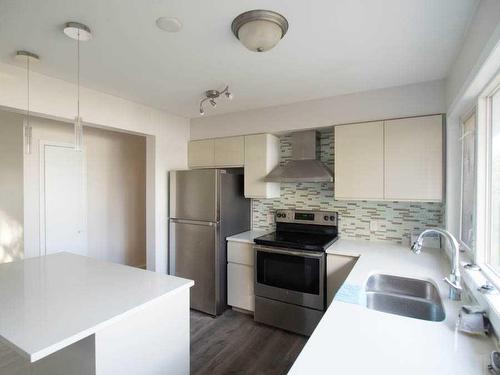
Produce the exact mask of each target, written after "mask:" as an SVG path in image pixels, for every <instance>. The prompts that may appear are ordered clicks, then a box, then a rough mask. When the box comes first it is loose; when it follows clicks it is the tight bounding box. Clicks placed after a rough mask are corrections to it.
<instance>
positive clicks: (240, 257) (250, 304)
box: [227, 241, 255, 312]
mask: <svg viewBox="0 0 500 375" xmlns="http://www.w3.org/2000/svg"><path fill="white" fill-rule="evenodd" d="M227 261H228V263H227V304H228V305H229V306H232V307H236V308H238V309H243V310H247V311H252V312H253V311H254V310H255V292H254V250H253V244H251V243H243V242H236V241H228V243H227Z"/></svg>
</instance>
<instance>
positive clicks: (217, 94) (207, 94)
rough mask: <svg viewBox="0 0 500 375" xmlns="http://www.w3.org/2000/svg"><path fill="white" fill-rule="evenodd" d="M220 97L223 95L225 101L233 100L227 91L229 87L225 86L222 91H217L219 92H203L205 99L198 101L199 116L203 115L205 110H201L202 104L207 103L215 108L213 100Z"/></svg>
mask: <svg viewBox="0 0 500 375" xmlns="http://www.w3.org/2000/svg"><path fill="white" fill-rule="evenodd" d="M221 95H224V96H225V97H226V99H229V100H232V99H233V94H232V93H231V92H230V91H229V86H227V85H226V87H225V88H224V90H222V91H219V90H207V91H205V97H204V98H203V99H201V100H200V115H202V116H203V115H204V114H205V110H204V109H203V104H204V103H205V102H206V101H208V102H209V103H210V105H211V106H212V107H214V108H215V107H216V106H217V102H216V101H215V99H217V98H218V97H220V96H221Z"/></svg>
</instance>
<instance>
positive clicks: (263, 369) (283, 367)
mask: <svg viewBox="0 0 500 375" xmlns="http://www.w3.org/2000/svg"><path fill="white" fill-rule="evenodd" d="M306 341H307V338H306V337H304V336H300V335H295V334H293V333H289V332H285V331H282V330H280V329H276V328H272V327H269V326H266V325H263V324H259V323H256V322H254V321H253V317H252V316H250V315H246V314H242V313H239V312H236V311H234V310H226V311H225V312H224V314H223V315H221V316H219V317H217V318H212V317H211V316H208V315H205V314H202V313H199V312H197V311H191V374H192V375H202V374H203V375H205V374H210V375H226V374H238V375H243V374H252V375H261V374H262V375H282V374H286V373H287V372H288V370H289V369H290V367H291V366H292V364H293V362H294V361H295V359H296V358H297V356H298V355H299V353H300V351H301V350H302V348H303V346H304V345H305V343H306Z"/></svg>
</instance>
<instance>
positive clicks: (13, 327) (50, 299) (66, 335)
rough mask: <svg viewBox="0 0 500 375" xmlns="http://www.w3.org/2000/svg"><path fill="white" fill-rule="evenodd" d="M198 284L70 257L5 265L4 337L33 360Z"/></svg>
mask: <svg viewBox="0 0 500 375" xmlns="http://www.w3.org/2000/svg"><path fill="white" fill-rule="evenodd" d="M192 285H194V283H193V281H192V280H187V279H182V278H179V277H174V276H167V275H162V274H158V273H155V272H150V271H144V270H141V269H138V268H133V267H127V266H123V265H119V264H113V263H107V262H102V261H99V260H95V259H92V258H87V257H83V256H79V255H74V254H70V253H59V254H53V255H48V256H45V257H37V258H30V259H26V260H22V261H18V262H12V263H6V264H1V265H0V306H1V308H0V338H2V339H3V340H5V341H6V343H7V344H10V345H11V346H12V347H13V348H14V349H16V350H17V351H18V352H19V353H21V354H22V355H24V356H25V357H26V358H28V359H29V360H30V361H31V362H34V361H37V360H39V359H41V358H43V357H45V356H47V355H49V354H52V353H54V352H56V351H58V350H60V349H62V348H64V347H66V346H68V345H70V344H72V343H74V342H76V341H79V340H81V339H82V338H85V337H87V336H89V335H92V334H94V333H95V332H97V331H98V330H99V329H101V328H104V327H106V326H108V325H109V324H111V323H113V322H115V321H116V320H118V319H120V318H122V317H125V316H127V315H128V314H131V313H133V312H135V311H137V310H138V309H140V308H141V307H144V306H145V305H147V304H148V303H152V302H153V301H154V300H156V299H159V298H161V297H163V296H166V295H172V294H175V293H176V292H178V291H180V290H183V289H185V288H189V287H191V286H192Z"/></svg>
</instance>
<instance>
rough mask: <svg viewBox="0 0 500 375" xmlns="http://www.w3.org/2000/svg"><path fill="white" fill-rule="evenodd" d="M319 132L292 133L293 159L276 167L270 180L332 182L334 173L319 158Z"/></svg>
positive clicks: (267, 178) (268, 179)
mask: <svg viewBox="0 0 500 375" xmlns="http://www.w3.org/2000/svg"><path fill="white" fill-rule="evenodd" d="M319 142H320V137H319V133H318V132H317V131H316V130H307V131H301V132H296V133H293V134H292V160H290V161H289V162H287V163H286V164H285V165H283V166H278V167H276V168H274V169H273V170H272V171H271V172H270V173H269V174H268V175H267V176H266V177H265V181H269V182H331V181H333V174H332V172H331V171H330V169H328V167H327V166H326V165H325V164H323V163H322V162H321V161H320V160H318V159H319V151H320V148H319Z"/></svg>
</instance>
